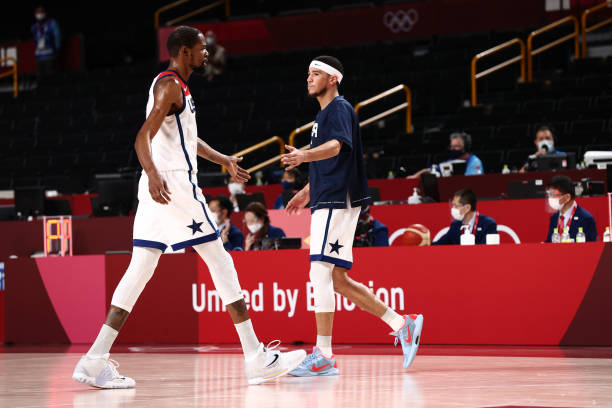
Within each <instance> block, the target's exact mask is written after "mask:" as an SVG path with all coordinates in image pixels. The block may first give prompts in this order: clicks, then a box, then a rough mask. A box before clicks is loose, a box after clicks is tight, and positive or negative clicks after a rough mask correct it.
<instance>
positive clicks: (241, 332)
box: [234, 319, 259, 360]
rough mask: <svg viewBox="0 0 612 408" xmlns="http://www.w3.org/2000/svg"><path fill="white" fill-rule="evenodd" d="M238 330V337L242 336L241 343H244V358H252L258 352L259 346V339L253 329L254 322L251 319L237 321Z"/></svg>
mask: <svg viewBox="0 0 612 408" xmlns="http://www.w3.org/2000/svg"><path fill="white" fill-rule="evenodd" d="M234 326H236V331H237V332H238V337H240V344H242V351H243V352H244V359H245V360H250V359H251V358H253V357H255V355H256V354H257V348H258V347H259V340H257V336H256V335H255V330H253V322H251V319H249V320H245V321H244V322H242V323H237V324H235V325H234Z"/></svg>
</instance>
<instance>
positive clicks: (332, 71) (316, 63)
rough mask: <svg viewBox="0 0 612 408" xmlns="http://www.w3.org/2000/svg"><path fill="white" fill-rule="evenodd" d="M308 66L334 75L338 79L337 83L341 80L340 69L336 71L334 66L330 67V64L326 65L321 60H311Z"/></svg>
mask: <svg viewBox="0 0 612 408" xmlns="http://www.w3.org/2000/svg"><path fill="white" fill-rule="evenodd" d="M310 68H317V69H320V70H321V71H323V72H325V73H327V74H329V75H335V76H336V78H337V79H338V83H340V82H342V74H341V73H340V71H338V70H337V69H336V68H334V67H332V66H331V65H328V64H326V63H324V62H321V61H317V60H313V61H312V62H311V63H310V67H308V69H310Z"/></svg>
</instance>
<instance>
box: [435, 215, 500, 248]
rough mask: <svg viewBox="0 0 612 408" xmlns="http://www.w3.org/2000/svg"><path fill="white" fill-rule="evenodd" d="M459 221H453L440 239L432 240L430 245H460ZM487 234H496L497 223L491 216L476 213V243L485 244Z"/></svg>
mask: <svg viewBox="0 0 612 408" xmlns="http://www.w3.org/2000/svg"><path fill="white" fill-rule="evenodd" d="M461 224H462V222H461V221H453V222H452V223H451V225H450V228H449V229H448V231H447V232H446V234H444V235H443V236H442V237H440V239H438V240H437V241H436V242H432V243H431V245H461ZM487 234H497V223H496V222H495V220H494V219H493V218H491V217H487V216H486V215H482V214H479V215H478V225H477V226H476V237H475V238H476V243H477V244H486V243H487Z"/></svg>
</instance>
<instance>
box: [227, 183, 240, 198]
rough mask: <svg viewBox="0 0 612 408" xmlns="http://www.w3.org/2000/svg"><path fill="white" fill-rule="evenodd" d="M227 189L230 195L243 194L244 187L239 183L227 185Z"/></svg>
mask: <svg viewBox="0 0 612 408" xmlns="http://www.w3.org/2000/svg"><path fill="white" fill-rule="evenodd" d="M227 188H228V189H229V192H230V194H231V195H236V194H243V193H244V186H243V185H242V184H240V183H229V184H228V185H227Z"/></svg>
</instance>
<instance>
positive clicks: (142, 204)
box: [133, 170, 219, 251]
mask: <svg viewBox="0 0 612 408" xmlns="http://www.w3.org/2000/svg"><path fill="white" fill-rule="evenodd" d="M161 175H162V177H163V178H164V179H165V180H166V182H167V183H168V189H169V190H170V193H171V194H170V200H171V201H170V202H169V203H168V204H160V203H158V202H156V201H154V200H153V198H152V197H151V194H150V193H149V178H148V177H147V174H146V173H145V172H144V171H143V172H142V175H141V176H140V181H139V183H138V201H139V202H138V210H137V211H136V218H135V220H134V242H133V245H134V246H140V247H148V248H156V249H159V250H161V251H165V250H166V248H167V247H168V246H170V247H172V250H173V251H177V250H179V249H183V248H187V247H190V246H194V245H198V244H203V243H205V242H210V241H214V240H215V239H217V237H218V236H219V231H218V229H217V226H216V225H215V224H214V223H213V221H212V216H211V212H210V210H209V209H208V205H206V200H205V199H204V195H203V194H202V190H201V189H200V188H199V187H198V186H197V178H196V175H195V174H193V173H190V172H188V171H185V170H174V171H163V172H161Z"/></svg>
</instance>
